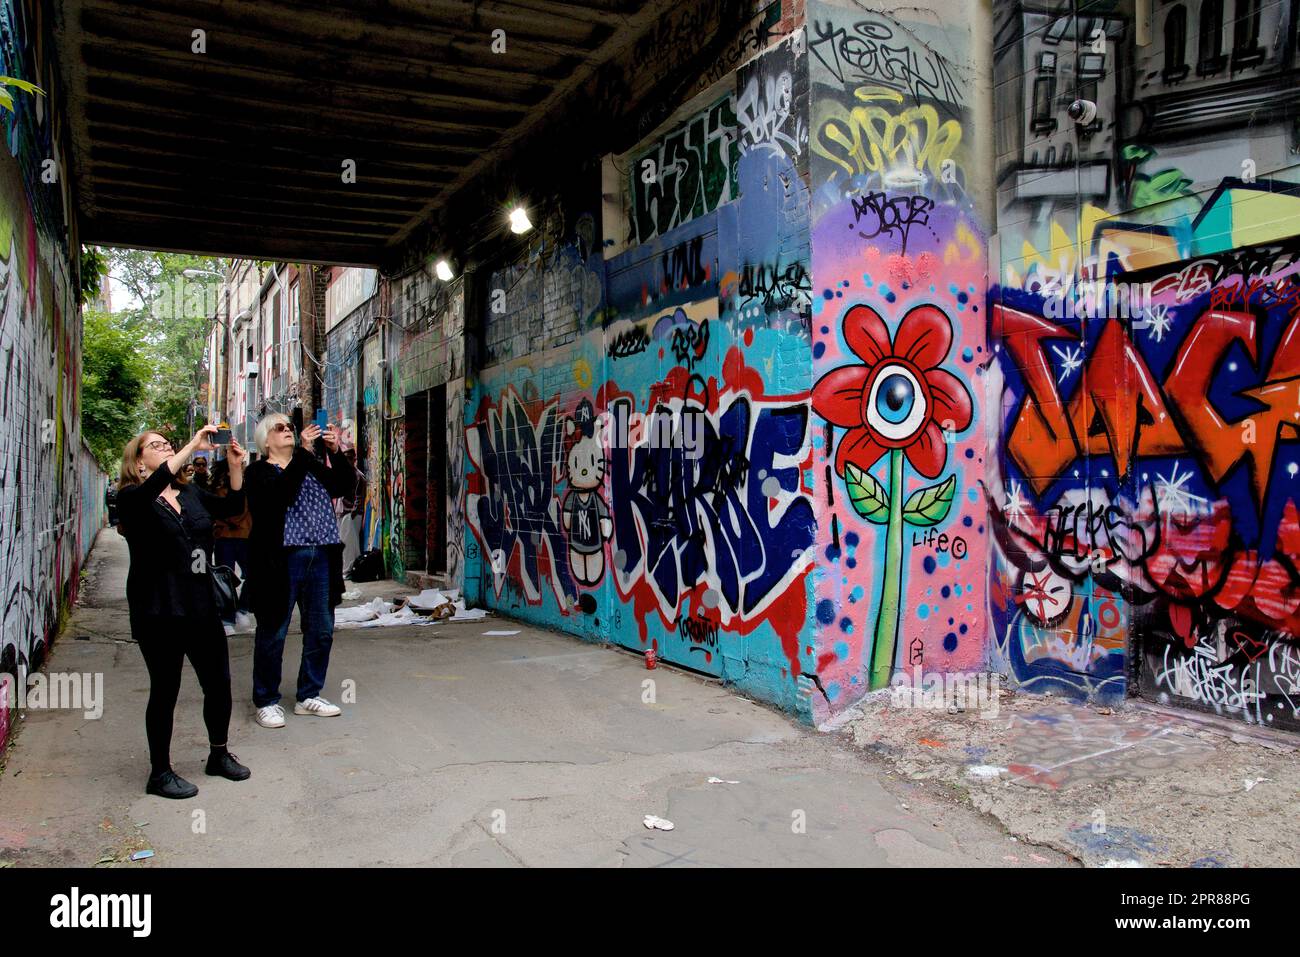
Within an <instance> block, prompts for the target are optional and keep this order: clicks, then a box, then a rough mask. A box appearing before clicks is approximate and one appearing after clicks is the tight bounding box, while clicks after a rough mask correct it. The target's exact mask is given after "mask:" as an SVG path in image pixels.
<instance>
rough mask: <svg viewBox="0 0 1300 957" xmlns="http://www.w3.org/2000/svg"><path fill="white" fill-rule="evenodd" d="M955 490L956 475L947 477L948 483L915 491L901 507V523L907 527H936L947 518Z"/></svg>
mask: <svg viewBox="0 0 1300 957" xmlns="http://www.w3.org/2000/svg"><path fill="white" fill-rule="evenodd" d="M956 490H957V476H956V475H949V476H948V481H946V482H943V483H941V484H939V485H931V486H929V487H928V488H919V489H917V490H916V491H915V492H913V493H912V494H911V495H910V496H908V499H907V502H906V504H904V505H903V521H905V522H907V524H909V525H919V526H927V525H938V524H939V523H940V522H942V521H943V520H944V519H945V518H947V517H948V510H949V509H951V508H952V498H953V494H954V493H955V492H956Z"/></svg>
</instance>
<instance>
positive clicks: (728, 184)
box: [628, 94, 741, 244]
mask: <svg viewBox="0 0 1300 957" xmlns="http://www.w3.org/2000/svg"><path fill="white" fill-rule="evenodd" d="M740 153H741V148H740V139H739V137H738V135H737V130H736V112H735V97H734V96H732V95H731V94H728V95H727V96H726V97H725V98H724V99H722V100H720V101H719V102H717V103H715V104H713V105H712V106H710V107H709V108H708V109H706V110H704V111H703V112H701V113H700V114H699V115H697V116H695V117H693V118H691V119H689V120H687V121H686V122H684V123H682V124H681V125H680V126H678V127H677V128H675V129H673V130H672V131H671V132H669V133H668V134H667V135H665V136H664V137H663V139H661V140H659V141H658V142H656V143H655V144H653V146H651V148H650V149H649V150H647V151H646V152H643V153H641V154H639V155H637V156H636V158H635V160H634V162H633V166H632V169H631V170H630V171H629V173H628V175H629V177H630V179H629V184H630V188H631V196H632V217H631V221H630V223H629V226H630V230H631V232H630V235H629V242H631V243H634V244H635V243H643V242H646V241H647V240H650V239H653V238H654V237H655V236H659V235H661V234H663V233H666V232H668V231H669V230H670V229H673V228H674V227H677V226H681V225H684V224H685V223H688V222H690V221H691V220H693V219H699V218H700V217H702V216H704V215H705V214H706V213H709V212H712V211H713V210H715V209H717V208H718V207H719V206H721V205H723V204H725V203H728V202H731V201H732V200H734V199H736V198H737V196H738V195H739V189H740V187H739V184H738V182H737V178H736V177H737V163H738V161H739V158H740Z"/></svg>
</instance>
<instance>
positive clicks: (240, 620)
mask: <svg viewBox="0 0 1300 957" xmlns="http://www.w3.org/2000/svg"><path fill="white" fill-rule="evenodd" d="M256 627H257V620H256V619H255V618H254V617H253V616H252V615H250V614H249V613H248V612H246V611H237V612H235V632H236V633H237V634H241V635H246V634H248V633H249V632H250V631H253V630H254V629H255V628H256Z"/></svg>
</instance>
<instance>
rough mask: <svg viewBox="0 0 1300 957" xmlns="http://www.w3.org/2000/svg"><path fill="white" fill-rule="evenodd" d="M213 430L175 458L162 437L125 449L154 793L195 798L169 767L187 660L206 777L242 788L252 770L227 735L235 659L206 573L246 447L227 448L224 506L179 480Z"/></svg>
mask: <svg viewBox="0 0 1300 957" xmlns="http://www.w3.org/2000/svg"><path fill="white" fill-rule="evenodd" d="M215 431H216V428H215V427H214V426H204V427H203V428H201V429H199V431H198V432H197V433H195V435H194V438H192V439H190V441H189V442H188V443H186V444H185V446H184V447H183V448H182V449H180V451H176V450H174V449H173V448H172V446H171V443H170V442H169V441H168V440H167V439H165V438H163V437H162V436H161V435H160V434H159V433H157V432H141V433H140V434H139V435H137V436H136V437H135V438H133V439H132V440H131V441H130V442H128V443H127V444H126V448H125V449H124V450H123V451H122V468H121V476H120V479H119V482H118V493H117V508H118V518H119V522H118V530H119V531H121V532H122V534H123V535H124V536H125V538H126V541H127V546H128V548H129V549H130V554H131V565H130V568H129V570H128V572H127V578H126V601H127V608H128V609H129V611H130V621H131V636H132V637H133V638H134V639H135V641H136V644H138V645H139V646H140V653H141V654H142V655H143V656H144V663H145V667H147V668H148V669H149V704H148V705H147V706H146V708H145V732H146V734H147V736H148V739H149V760H150V762H151V764H152V770H151V772H150V774H149V781H148V783H147V784H146V785H145V792H146V793H147V794H157V795H159V796H160V797H165V798H190V797H194V795H196V794H198V793H199V789H198V788H196V787H195V786H194V785H193V784H191V783H190V782H188V781H186V780H185V779H184V778H182V777H181V776H180V775H178V774H177V773H176V772H175V771H174V770H172V766H171V741H172V722H173V718H174V713H175V711H176V699H177V696H178V695H179V694H180V688H181V670H182V666H183V665H184V663H185V659H186V658H187V657H188V658H189V659H190V664H191V665H192V666H193V667H194V672H195V674H196V675H198V679H199V685H200V686H201V687H202V688H203V723H204V725H206V726H207V731H208V743H209V745H210V748H211V750H210V752H209V754H208V762H207V767H206V771H207V773H208V774H209V775H212V776H220V777H224V778H227V779H229V780H231V781H243V780H246V779H247V778H248V776H249V770H248V768H246V767H244V766H243V765H242V764H240V763H239V761H238V759H236V757H235V756H234V755H233V754H231V753H230V751H229V750H228V749H227V747H226V744H227V736H228V734H229V731H230V708H231V703H230V658H229V652H228V650H227V648H226V636H225V635H224V634H222V630H221V618H220V617H219V616H218V613H217V608H216V601H215V599H214V597H213V593H212V579H211V575H210V574H209V572H208V569H209V567H210V566H211V561H212V517H213V516H214V515H215V516H226V515H229V514H231V513H233V512H235V511H237V510H239V509H242V508H243V505H244V450H243V449H242V448H240V446H239V444H238V443H236V442H232V443H231V444H230V463H231V464H230V488H231V493H230V494H229V495H228V496H227V497H226V498H224V499H220V498H216V497H215V496H211V495H208V493H207V492H204V491H203V490H202V489H199V488H196V487H195V486H193V485H183V484H180V483H178V482H177V481H176V479H175V476H176V475H178V473H179V472H180V471H181V470H182V469H183V467H184V465H185V463H186V461H188V459H189V457H190V456H191V455H193V454H194V452H195V451H197V450H199V449H204V450H206V449H211V448H212V443H211V437H212V433H214V432H215Z"/></svg>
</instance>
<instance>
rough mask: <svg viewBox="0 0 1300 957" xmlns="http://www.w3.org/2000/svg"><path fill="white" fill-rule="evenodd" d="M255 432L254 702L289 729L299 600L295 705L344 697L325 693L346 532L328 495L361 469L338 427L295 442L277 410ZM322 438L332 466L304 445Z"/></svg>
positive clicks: (324, 714)
mask: <svg viewBox="0 0 1300 957" xmlns="http://www.w3.org/2000/svg"><path fill="white" fill-rule="evenodd" d="M254 440H255V441H256V442H257V446H258V449H259V450H260V451H261V452H262V454H263V455H264V456H265V458H262V459H259V460H258V461H256V462H254V463H253V464H252V465H250V466H249V467H248V476H247V490H248V511H249V513H250V514H251V515H252V516H253V528H252V531H251V532H250V533H249V536H248V551H249V565H250V574H249V578H250V579H251V581H252V582H253V586H254V587H253V597H252V606H253V614H254V615H255V616H256V617H257V633H256V637H255V638H254V640H253V705H254V707H256V708H257V723H258V724H260V725H261V726H262V727H264V728H283V727H284V709H283V708H282V707H280V678H281V669H282V666H283V660H284V639H285V636H286V635H287V634H288V632H289V620H290V618H291V617H292V616H293V607H294V605H295V604H296V605H297V606H298V608H299V610H300V611H301V612H302V619H301V627H302V662H301V664H300V665H299V668H298V688H297V703H296V704H294V707H293V712H294V714H298V715H313V716H315V717H319V718H331V717H336V716H337V715H339V714H340V713H341V711H342V709H341V708H339V706H338V705H336V704H333V703H331V702H329V701H327V700H326V699H324V698H322V697H321V694H320V693H321V690H322V688H323V687H324V685H325V673H326V671H327V670H328V668H329V659H330V648H331V646H332V645H333V642H334V606H335V605H337V604H338V603H339V602H340V601H341V600H342V598H343V540H342V539H341V538H340V537H339V527H338V520H337V519H336V518H335V515H334V508H333V505H332V503H331V501H330V500H331V499H333V498H339V497H341V496H343V495H347V494H349V493H351V492H352V491H353V490H354V489H355V487H356V481H357V475H356V470H355V469H353V467H352V466H351V464H349V462H348V460H347V459H346V458H344V456H343V454H342V453H341V452H340V451H339V436H338V430H337V429H336V428H334V427H333V426H331V427H330V428H329V429H327V430H326V431H325V432H324V433H323V434H322V432H321V430H320V427H319V426H316V425H309V426H307V427H306V428H305V429H303V430H302V442H303V447H297V448H296V447H295V440H294V433H293V426H292V424H291V423H290V421H289V417H288V416H287V415H283V414H281V413H274V414H272V415H268V416H267V417H266V418H264V419H262V421H261V422H259V423H258V424H257V430H256V432H255V433H254ZM317 444H319V447H320V448H319V451H321V452H324V453H326V456H327V457H328V462H329V465H328V467H326V463H325V461H322V458H321V457H320V456H318V455H317V454H316V453H315V452H309V451H308V450H307V446H313V445H317Z"/></svg>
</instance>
